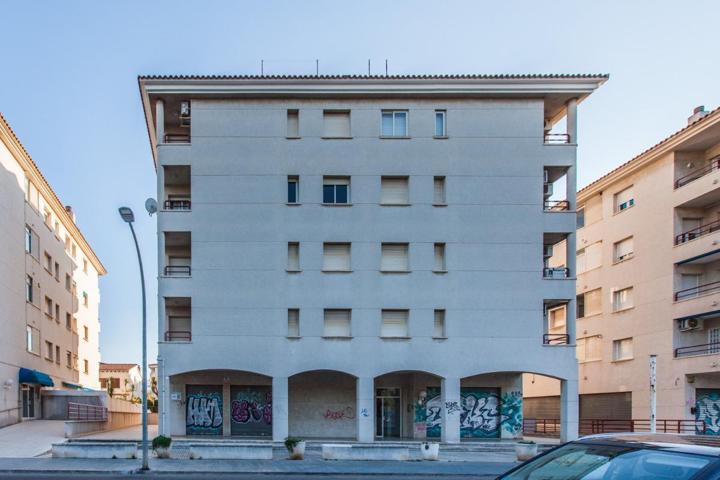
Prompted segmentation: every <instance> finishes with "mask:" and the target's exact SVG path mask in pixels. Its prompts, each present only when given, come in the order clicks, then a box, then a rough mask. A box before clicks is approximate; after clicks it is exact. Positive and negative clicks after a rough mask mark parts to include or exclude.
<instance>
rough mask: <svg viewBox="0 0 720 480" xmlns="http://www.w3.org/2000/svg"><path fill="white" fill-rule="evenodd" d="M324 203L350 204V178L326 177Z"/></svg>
mask: <svg viewBox="0 0 720 480" xmlns="http://www.w3.org/2000/svg"><path fill="white" fill-rule="evenodd" d="M323 203H328V204H333V203H335V204H348V203H350V177H324V178H323Z"/></svg>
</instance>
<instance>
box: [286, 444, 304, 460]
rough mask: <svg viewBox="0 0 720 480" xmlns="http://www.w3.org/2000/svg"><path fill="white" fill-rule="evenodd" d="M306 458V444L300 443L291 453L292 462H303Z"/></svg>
mask: <svg viewBox="0 0 720 480" xmlns="http://www.w3.org/2000/svg"><path fill="white" fill-rule="evenodd" d="M303 458H305V442H298V444H297V445H295V446H294V447H293V449H292V452H290V459H291V460H302V459H303Z"/></svg>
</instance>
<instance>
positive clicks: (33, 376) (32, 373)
mask: <svg viewBox="0 0 720 480" xmlns="http://www.w3.org/2000/svg"><path fill="white" fill-rule="evenodd" d="M20 383H37V384H38V385H42V386H44V387H54V386H55V383H54V382H53V381H52V378H50V375H48V374H47V373H43V372H38V371H37V370H30V369H29V368H21V369H20Z"/></svg>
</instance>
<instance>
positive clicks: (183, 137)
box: [165, 133, 190, 143]
mask: <svg viewBox="0 0 720 480" xmlns="http://www.w3.org/2000/svg"><path fill="white" fill-rule="evenodd" d="M165 143H190V135H188V134H182V133H166V134H165Z"/></svg>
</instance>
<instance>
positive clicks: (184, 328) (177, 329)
mask: <svg viewBox="0 0 720 480" xmlns="http://www.w3.org/2000/svg"><path fill="white" fill-rule="evenodd" d="M168 332H172V333H173V334H175V336H174V338H176V339H177V338H185V337H182V336H181V335H184V334H189V333H190V332H191V319H190V317H188V316H180V315H169V316H168ZM170 338H173V336H172V335H171V336H170Z"/></svg>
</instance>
